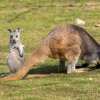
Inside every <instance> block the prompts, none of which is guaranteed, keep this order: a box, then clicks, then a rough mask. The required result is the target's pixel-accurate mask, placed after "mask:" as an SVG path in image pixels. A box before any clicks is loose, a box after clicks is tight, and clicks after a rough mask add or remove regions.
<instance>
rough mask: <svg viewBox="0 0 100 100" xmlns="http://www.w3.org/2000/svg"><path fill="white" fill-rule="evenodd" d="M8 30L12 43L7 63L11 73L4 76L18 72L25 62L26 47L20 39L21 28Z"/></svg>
mask: <svg viewBox="0 0 100 100" xmlns="http://www.w3.org/2000/svg"><path fill="white" fill-rule="evenodd" d="M8 31H9V35H10V45H9V54H8V58H7V65H8V67H9V70H10V73H7V74H4V75H3V76H7V75H9V74H12V73H15V72H17V71H18V70H19V69H20V67H21V66H22V65H23V63H24V49H23V45H22V42H21V39H20V28H17V29H16V30H12V29H8Z"/></svg>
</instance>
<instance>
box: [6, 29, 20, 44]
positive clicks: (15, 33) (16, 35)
mask: <svg viewBox="0 0 100 100" xmlns="http://www.w3.org/2000/svg"><path fill="white" fill-rule="evenodd" d="M8 31H9V34H10V41H11V42H12V43H16V42H18V41H20V28H16V29H15V30H12V29H8Z"/></svg>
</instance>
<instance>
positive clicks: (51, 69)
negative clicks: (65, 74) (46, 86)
mask: <svg viewBox="0 0 100 100" xmlns="http://www.w3.org/2000/svg"><path fill="white" fill-rule="evenodd" d="M51 73H58V66H56V65H55V66H41V67H38V68H35V69H32V70H30V71H29V74H51Z"/></svg>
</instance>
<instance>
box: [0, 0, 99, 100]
mask: <svg viewBox="0 0 100 100" xmlns="http://www.w3.org/2000/svg"><path fill="white" fill-rule="evenodd" d="M93 1H94V0H93ZM93 1H92V0H0V74H2V73H5V72H8V68H7V65H6V58H7V54H8V51H9V50H8V45H9V34H8V32H7V29H8V28H16V27H22V28H23V29H24V30H23V31H22V34H21V36H22V41H23V43H24V45H25V51H26V58H27V57H28V56H30V54H31V53H32V51H33V50H34V48H36V47H37V46H38V44H39V43H40V42H41V41H42V40H43V38H44V37H45V36H46V35H47V34H48V32H49V31H50V29H52V28H54V27H55V26H57V25H60V24H65V23H73V22H74V21H75V19H76V18H80V19H83V20H84V21H85V22H86V25H85V26H82V27H83V28H85V29H86V30H87V31H89V32H90V33H91V35H92V36H93V37H94V38H95V39H96V40H97V41H98V42H99V43H100V28H97V27H94V25H95V24H97V23H100V6H99V5H100V2H99V0H95V2H93ZM51 5H53V6H51ZM55 5H56V7H55ZM62 5H66V7H61V6H62ZM46 6H47V7H46ZM57 64H58V60H52V59H47V60H46V61H45V63H41V64H38V65H37V67H35V69H33V70H32V71H31V73H46V74H50V75H48V76H47V77H44V78H30V79H23V80H18V81H11V82H5V83H3V84H0V100H99V99H100V80H99V78H100V69H96V70H93V71H91V72H85V73H81V74H76V73H73V74H70V75H66V74H60V73H57ZM78 64H82V62H81V61H80V62H79V63H78ZM54 73H55V74H54ZM91 78H92V80H91Z"/></svg>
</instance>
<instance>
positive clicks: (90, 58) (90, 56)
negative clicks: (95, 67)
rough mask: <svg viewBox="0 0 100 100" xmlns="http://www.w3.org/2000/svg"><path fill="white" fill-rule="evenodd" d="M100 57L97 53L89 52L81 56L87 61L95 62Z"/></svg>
mask: <svg viewBox="0 0 100 100" xmlns="http://www.w3.org/2000/svg"><path fill="white" fill-rule="evenodd" d="M99 59H100V54H98V53H93V54H92V53H89V54H86V55H85V56H84V57H83V60H84V61H86V62H87V63H97V62H98V61H99Z"/></svg>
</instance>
